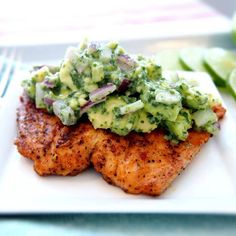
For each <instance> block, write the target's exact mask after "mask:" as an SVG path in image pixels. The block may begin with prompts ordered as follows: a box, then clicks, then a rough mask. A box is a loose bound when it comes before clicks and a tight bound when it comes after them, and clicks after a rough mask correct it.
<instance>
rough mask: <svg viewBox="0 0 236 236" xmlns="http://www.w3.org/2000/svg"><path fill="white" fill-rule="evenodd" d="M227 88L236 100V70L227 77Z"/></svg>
mask: <svg viewBox="0 0 236 236" xmlns="http://www.w3.org/2000/svg"><path fill="white" fill-rule="evenodd" d="M228 88H229V90H230V92H231V94H232V95H233V97H234V98H235V99H236V69H234V70H233V71H232V72H231V74H230V76H229V80H228Z"/></svg>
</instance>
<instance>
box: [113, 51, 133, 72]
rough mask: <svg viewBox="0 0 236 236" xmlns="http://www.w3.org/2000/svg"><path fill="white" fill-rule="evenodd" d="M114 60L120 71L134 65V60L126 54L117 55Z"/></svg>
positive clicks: (130, 68) (129, 68) (131, 67)
mask: <svg viewBox="0 0 236 236" xmlns="http://www.w3.org/2000/svg"><path fill="white" fill-rule="evenodd" d="M116 62H117V64H118V66H119V67H120V69H121V70H122V71H130V70H133V69H134V68H135V66H136V62H135V60H134V59H133V58H131V57H130V56H129V55H127V54H123V55H119V56H118V57H117V60H116Z"/></svg>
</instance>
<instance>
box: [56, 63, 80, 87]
mask: <svg viewBox="0 0 236 236" xmlns="http://www.w3.org/2000/svg"><path fill="white" fill-rule="evenodd" d="M73 70H74V67H73V65H72V64H71V62H70V60H69V59H66V60H65V61H64V62H63V64H62V66H61V69H60V72H59V75H60V80H61V82H62V83H64V84H65V85H66V86H67V87H68V88H70V89H71V90H76V89H77V88H76V86H75V85H74V83H73V80H72V77H71V72H72V71H73Z"/></svg>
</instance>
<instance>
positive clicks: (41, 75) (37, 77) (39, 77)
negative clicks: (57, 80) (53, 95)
mask: <svg viewBox="0 0 236 236" xmlns="http://www.w3.org/2000/svg"><path fill="white" fill-rule="evenodd" d="M49 74H50V71H49V68H48V67H47V66H43V67H42V68H40V69H38V70H36V71H33V72H32V73H31V78H32V81H34V82H36V83H37V82H42V81H43V80H44V79H45V77H46V76H47V75H49Z"/></svg>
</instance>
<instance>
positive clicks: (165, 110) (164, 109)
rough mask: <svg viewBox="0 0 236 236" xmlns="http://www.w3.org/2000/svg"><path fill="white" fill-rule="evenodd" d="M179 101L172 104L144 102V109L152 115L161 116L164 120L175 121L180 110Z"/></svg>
mask: <svg viewBox="0 0 236 236" xmlns="http://www.w3.org/2000/svg"><path fill="white" fill-rule="evenodd" d="M181 108H182V106H181V103H177V104H173V105H165V104H161V103H157V102H153V103H152V104H151V103H145V104H144V109H145V111H147V112H149V113H151V114H152V115H153V116H157V117H158V116H159V117H162V118H163V119H164V120H169V121H175V120H176V118H177V116H178V114H179V111H180V110H181Z"/></svg>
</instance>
